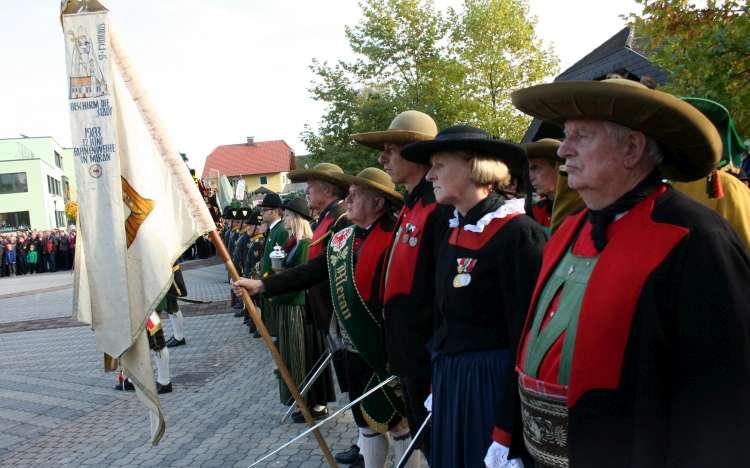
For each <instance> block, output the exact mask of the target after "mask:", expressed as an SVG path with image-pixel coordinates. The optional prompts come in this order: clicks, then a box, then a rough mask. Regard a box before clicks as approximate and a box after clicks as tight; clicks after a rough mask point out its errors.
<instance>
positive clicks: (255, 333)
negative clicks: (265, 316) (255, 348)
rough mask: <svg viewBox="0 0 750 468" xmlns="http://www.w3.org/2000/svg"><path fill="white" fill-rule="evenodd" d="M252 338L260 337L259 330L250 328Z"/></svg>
mask: <svg viewBox="0 0 750 468" xmlns="http://www.w3.org/2000/svg"><path fill="white" fill-rule="evenodd" d="M252 332H253V338H260V332H259V331H258V330H252Z"/></svg>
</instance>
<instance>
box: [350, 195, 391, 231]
mask: <svg viewBox="0 0 750 468" xmlns="http://www.w3.org/2000/svg"><path fill="white" fill-rule="evenodd" d="M345 201H346V216H347V218H349V220H350V221H351V222H352V223H354V224H356V225H357V226H359V227H361V228H364V227H367V226H368V225H369V224H370V223H372V222H373V221H375V218H376V217H377V215H378V212H379V210H380V209H382V203H384V200H383V199H382V198H381V197H378V196H377V195H375V194H374V193H373V192H372V191H370V190H367V189H364V188H362V187H360V186H358V185H352V186H350V187H349V195H347V196H346V199H345Z"/></svg>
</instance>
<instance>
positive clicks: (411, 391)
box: [399, 377, 430, 460]
mask: <svg viewBox="0 0 750 468" xmlns="http://www.w3.org/2000/svg"><path fill="white" fill-rule="evenodd" d="M399 380H400V381H401V389H402V390H403V392H404V400H405V401H406V419H407V421H409V430H410V431H411V435H412V436H416V434H417V431H418V430H419V428H420V426H422V423H423V422H424V420H425V418H427V409H426V408H425V407H424V401H425V400H426V399H427V397H428V396H429V394H430V379H429V378H425V377H399ZM417 447H418V448H419V449H420V450H421V451H422V453H424V456H425V458H426V459H427V460H429V459H430V456H429V452H430V426H429V425H428V426H427V427H425V429H424V431H422V435H421V436H420V441H419V444H418V445H417Z"/></svg>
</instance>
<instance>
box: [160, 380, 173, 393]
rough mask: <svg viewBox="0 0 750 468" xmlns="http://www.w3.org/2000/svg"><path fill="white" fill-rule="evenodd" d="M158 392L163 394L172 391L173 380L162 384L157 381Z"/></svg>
mask: <svg viewBox="0 0 750 468" xmlns="http://www.w3.org/2000/svg"><path fill="white" fill-rule="evenodd" d="M156 393H158V394H159V395H161V394H162V393H172V382H169V383H168V384H166V385H162V384H160V383H159V382H156Z"/></svg>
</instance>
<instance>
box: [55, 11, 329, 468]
mask: <svg viewBox="0 0 750 468" xmlns="http://www.w3.org/2000/svg"><path fill="white" fill-rule="evenodd" d="M61 20H62V26H63V31H64V34H65V39H66V40H65V44H66V59H67V72H68V83H67V85H68V87H69V109H70V116H71V133H72V142H73V154H74V160H75V171H76V180H77V182H78V192H77V195H78V204H79V208H78V216H79V219H78V226H79V237H78V242H77V246H76V269H75V279H74V299H73V303H74V312H73V315H74V317H75V318H76V319H78V320H79V321H82V322H85V323H88V324H90V325H91V327H92V328H93V330H94V334H95V339H96V346H97V350H98V351H100V352H103V353H105V356H107V357H108V359H105V362H106V363H107V368H108V369H109V370H114V365H113V362H112V360H113V359H115V358H116V359H119V361H120V364H121V365H122V367H123V368H124V370H125V372H126V374H128V376H129V377H130V379H131V380H132V382H133V384H134V386H135V388H136V393H137V395H138V397H139V399H140V400H141V401H142V402H143V403H144V404H145V405H146V406H147V407H148V408H149V416H150V422H151V441H152V443H153V444H154V445H156V444H158V442H159V440H160V439H161V437H162V435H163V434H164V429H165V423H164V414H163V412H162V410H161V406H160V404H159V399H158V396H157V392H156V385H155V382H154V375H153V369H152V367H151V363H150V360H149V355H148V354H149V346H148V339H147V335H146V334H147V331H146V328H147V321H148V317H149V315H150V314H151V312H152V311H153V310H154V309H155V308H156V306H157V304H158V302H159V300H160V299H161V298H162V297H163V296H164V294H165V293H166V292H167V290H168V289H169V287H170V285H171V282H172V265H173V264H174V262H175V261H176V260H177V259H178V258H179V256H180V255H181V254H182V252H184V251H185V249H186V248H187V247H188V246H190V245H191V244H192V243H193V242H194V241H195V240H196V239H197V238H198V236H200V235H202V234H203V233H206V232H209V231H210V233H211V234H210V235H211V239H212V241H213V242H214V244H215V245H216V247H217V250H218V253H219V255H220V256H221V258H222V260H223V261H224V263H225V264H226V267H227V269H228V270H229V273H230V276H231V277H232V278H233V279H237V278H238V277H239V276H238V274H237V271H236V269H235V268H234V265H233V264H232V262H231V260H230V259H229V255H228V254H227V251H226V248H225V247H224V244H223V243H222V241H221V238H220V237H219V235H218V233H217V232H216V225H215V224H214V221H213V220H212V219H211V215H210V213H209V212H208V208H207V207H206V204H205V202H204V200H203V198H202V197H201V195H200V193H199V192H198V188H197V186H196V185H195V183H194V181H193V180H192V178H191V177H190V174H189V173H188V170H187V167H186V166H185V164H184V162H183V160H182V158H181V157H180V155H179V153H178V152H177V151H176V150H175V148H174V147H173V145H172V144H171V142H170V141H169V139H168V137H167V135H166V132H165V131H164V130H163V128H162V127H161V124H160V122H159V120H158V119H157V117H156V115H155V111H154V109H153V108H152V107H151V105H150V103H149V102H148V100H147V98H146V96H145V93H144V92H143V88H142V86H141V85H140V83H139V82H138V80H137V78H136V77H135V74H134V70H133V68H132V64H131V63H130V60H129V59H128V57H127V56H126V54H125V53H124V51H123V50H122V46H121V44H120V42H119V39H118V37H117V35H116V34H115V33H114V31H113V30H112V26H111V23H110V21H109V19H108V11H107V9H106V8H105V7H104V6H103V5H102V4H101V3H100V2H98V1H97V0H63V1H62V3H61ZM104 258H106V259H107V264H106V267H104V266H103V262H102V259H104ZM242 299H243V301H244V302H245V305H246V306H247V308H248V310H249V312H250V315H251V317H252V318H253V321H254V322H255V323H256V326H257V327H258V329H259V330H260V332H261V334H262V336H263V340H264V342H265V343H266V345H267V346H268V348H269V350H270V351H271V355H272V357H273V359H274V361H275V363H276V366H277V367H278V369H279V372H280V373H281V376H282V378H283V379H284V381H285V382H286V384H287V386H289V390H290V392H291V393H292V395H293V396H294V398H295V400H296V401H297V403H298V405H299V406H300V409H301V411H302V413H303V415H304V416H305V420H306V421H307V423H308V424H309V425H310V426H313V425H314V422H313V419H312V416H311V415H310V412H309V410H308V408H307V406H306V405H305V403H304V401H303V400H302V398H301V397H300V395H299V392H298V391H297V388H296V386H295V385H294V382H293V381H292V378H291V376H290V375H289V371H288V369H287V368H286V366H285V365H284V363H283V361H282V360H281V357H280V356H279V353H278V350H277V349H276V347H275V346H274V344H273V341H272V340H271V338H270V336H269V335H268V331H267V330H266V327H265V325H264V324H263V322H262V321H261V319H260V316H259V315H258V313H257V311H256V310H255V307H254V306H253V304H252V302H251V301H250V297H249V296H248V295H247V294H246V293H243V294H242ZM314 434H315V437H316V439H317V441H318V444H319V445H320V447H321V450H322V451H323V454H324V455H325V457H326V460H327V461H328V462H329V464H330V465H331V466H333V467H335V466H336V462H335V461H334V459H333V456H332V455H331V452H330V450H329V449H328V446H327V445H326V443H325V441H324V440H323V438H322V436H321V434H320V432H319V431H317V430H316V431H315V432H314Z"/></svg>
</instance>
